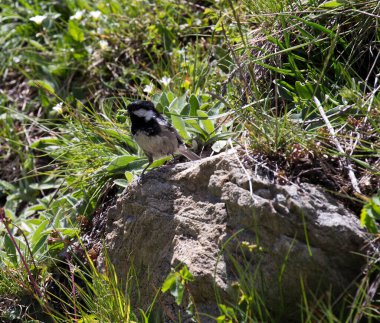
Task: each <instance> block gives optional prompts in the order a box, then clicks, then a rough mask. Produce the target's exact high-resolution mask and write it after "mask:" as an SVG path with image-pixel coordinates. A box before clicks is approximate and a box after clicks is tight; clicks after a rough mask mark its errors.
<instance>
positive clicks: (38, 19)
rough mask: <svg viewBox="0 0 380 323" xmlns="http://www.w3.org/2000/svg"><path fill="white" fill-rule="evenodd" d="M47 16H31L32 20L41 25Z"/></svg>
mask: <svg viewBox="0 0 380 323" xmlns="http://www.w3.org/2000/svg"><path fill="white" fill-rule="evenodd" d="M46 18H47V17H46V16H34V17H32V18H29V20H30V21H33V22H35V23H36V24H37V25H41V24H42V22H43V21H44V20H45V19H46Z"/></svg>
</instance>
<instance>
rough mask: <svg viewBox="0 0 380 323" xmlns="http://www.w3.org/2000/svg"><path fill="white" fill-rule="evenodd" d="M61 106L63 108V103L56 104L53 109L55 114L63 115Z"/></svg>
mask: <svg viewBox="0 0 380 323" xmlns="http://www.w3.org/2000/svg"><path fill="white" fill-rule="evenodd" d="M62 106H63V102H59V103H58V104H56V105H55V106H54V107H53V110H54V111H55V112H57V113H58V114H62V113H63V109H62Z"/></svg>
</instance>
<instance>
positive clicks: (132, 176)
mask: <svg viewBox="0 0 380 323" xmlns="http://www.w3.org/2000/svg"><path fill="white" fill-rule="evenodd" d="M124 176H125V178H126V179H127V181H128V183H131V182H132V181H133V178H134V177H135V176H134V175H133V173H131V172H129V171H126V172H125V173H124Z"/></svg>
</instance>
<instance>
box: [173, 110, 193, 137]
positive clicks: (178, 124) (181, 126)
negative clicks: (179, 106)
mask: <svg viewBox="0 0 380 323" xmlns="http://www.w3.org/2000/svg"><path fill="white" fill-rule="evenodd" d="M171 121H172V124H173V126H174V128H176V129H177V130H178V133H179V135H180V136H181V137H182V138H183V139H185V140H188V139H189V138H190V136H189V133H188V132H187V130H186V125H185V122H184V121H183V119H182V118H181V117H179V116H176V115H172V116H171Z"/></svg>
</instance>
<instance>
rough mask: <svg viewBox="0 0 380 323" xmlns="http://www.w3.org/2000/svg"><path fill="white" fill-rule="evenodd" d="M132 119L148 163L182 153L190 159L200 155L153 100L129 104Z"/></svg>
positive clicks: (133, 130)
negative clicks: (188, 145)
mask: <svg viewBox="0 0 380 323" xmlns="http://www.w3.org/2000/svg"><path fill="white" fill-rule="evenodd" d="M127 110H128V114H129V117H130V119H131V132H132V135H133V138H134V139H135V141H136V142H137V144H138V145H139V146H140V147H141V149H142V150H143V151H144V153H145V155H146V156H147V157H148V162H149V163H148V165H147V166H146V167H145V168H144V170H143V171H142V173H141V177H142V176H143V175H144V172H145V171H146V169H147V168H148V167H149V166H150V165H151V164H152V163H153V160H155V159H157V158H160V157H164V156H168V155H173V154H175V153H180V154H181V155H184V156H185V157H187V158H188V159H190V160H198V159H200V157H199V156H198V155H197V154H195V153H193V152H192V151H190V150H189V149H187V148H186V146H185V145H184V143H183V139H182V138H181V136H180V135H179V134H178V132H177V130H176V129H175V128H174V127H173V126H172V125H171V124H170V123H169V122H168V121H167V120H166V119H165V118H164V117H163V116H162V115H161V114H160V113H159V112H158V111H157V110H156V109H155V107H154V104H153V102H150V101H136V102H133V103H131V104H129V105H128V106H127Z"/></svg>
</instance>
